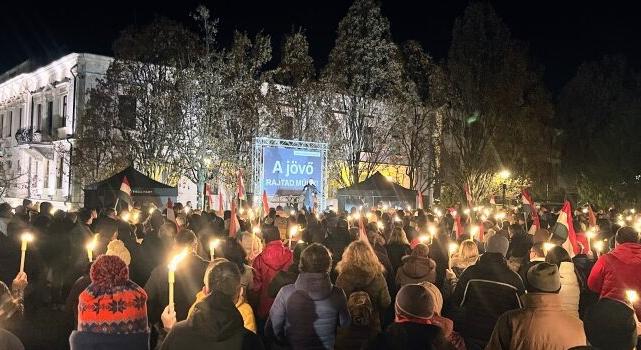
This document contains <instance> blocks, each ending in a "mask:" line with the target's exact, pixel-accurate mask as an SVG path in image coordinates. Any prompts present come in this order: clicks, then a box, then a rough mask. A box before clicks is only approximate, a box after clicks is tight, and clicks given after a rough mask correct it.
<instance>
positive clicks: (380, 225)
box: [376, 221, 385, 230]
mask: <svg viewBox="0 0 641 350" xmlns="http://www.w3.org/2000/svg"><path fill="white" fill-rule="evenodd" d="M376 227H378V229H379V230H384V229H385V225H383V223H382V222H380V221H379V222H377V223H376Z"/></svg>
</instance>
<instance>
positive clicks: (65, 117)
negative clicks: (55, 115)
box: [60, 95, 67, 126]
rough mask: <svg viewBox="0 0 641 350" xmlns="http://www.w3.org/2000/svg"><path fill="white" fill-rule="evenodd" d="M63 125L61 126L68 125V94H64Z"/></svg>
mask: <svg viewBox="0 0 641 350" xmlns="http://www.w3.org/2000/svg"><path fill="white" fill-rule="evenodd" d="M60 114H61V115H62V125H61V126H66V125H67V95H64V96H62V113H60Z"/></svg>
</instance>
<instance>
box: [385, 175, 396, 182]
mask: <svg viewBox="0 0 641 350" xmlns="http://www.w3.org/2000/svg"><path fill="white" fill-rule="evenodd" d="M385 179H386V180H387V181H389V182H394V178H393V177H391V176H389V175H388V176H385Z"/></svg>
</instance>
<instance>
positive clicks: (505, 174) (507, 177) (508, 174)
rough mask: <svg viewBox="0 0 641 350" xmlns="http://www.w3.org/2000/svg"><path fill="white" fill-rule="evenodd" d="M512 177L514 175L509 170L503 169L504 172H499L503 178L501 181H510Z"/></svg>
mask: <svg viewBox="0 0 641 350" xmlns="http://www.w3.org/2000/svg"><path fill="white" fill-rule="evenodd" d="M511 175H512V173H511V172H510V171H509V170H508V169H503V170H501V171H500V172H499V176H500V177H501V179H503V180H507V179H509V178H510V176H511Z"/></svg>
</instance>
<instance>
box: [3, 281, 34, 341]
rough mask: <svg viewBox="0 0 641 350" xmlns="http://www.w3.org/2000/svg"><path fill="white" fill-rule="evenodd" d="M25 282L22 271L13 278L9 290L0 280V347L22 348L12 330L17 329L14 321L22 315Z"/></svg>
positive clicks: (18, 319) (17, 320)
mask: <svg viewBox="0 0 641 350" xmlns="http://www.w3.org/2000/svg"><path fill="white" fill-rule="evenodd" d="M27 283H28V282H27V275H26V274H25V273H24V272H21V273H19V274H18V275H17V276H16V278H15V279H14V280H13V283H12V285H11V290H9V288H8V287H7V285H6V284H4V283H3V282H0V349H3V350H24V346H23V345H22V342H21V341H20V339H18V337H16V336H15V335H14V334H13V333H12V332H13V331H15V330H17V329H14V328H16V324H15V323H16V322H19V321H20V319H21V318H22V316H23V312H24V305H23V300H24V289H25V288H26V287H27Z"/></svg>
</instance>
